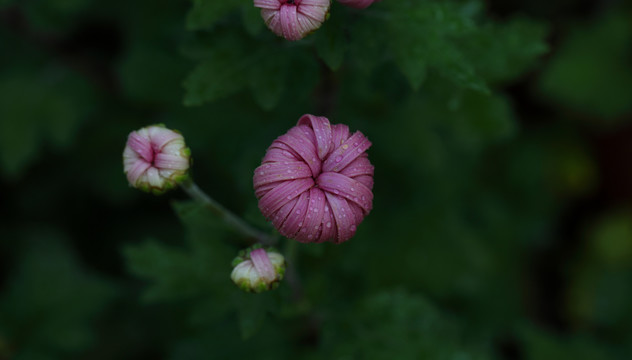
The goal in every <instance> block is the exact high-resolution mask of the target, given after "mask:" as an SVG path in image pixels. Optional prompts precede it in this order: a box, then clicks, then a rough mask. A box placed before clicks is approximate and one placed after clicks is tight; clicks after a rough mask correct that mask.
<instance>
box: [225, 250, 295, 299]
mask: <svg viewBox="0 0 632 360" xmlns="http://www.w3.org/2000/svg"><path fill="white" fill-rule="evenodd" d="M233 266H234V269H233V272H232V273H231V274H230V277H231V279H232V280H233V282H234V283H235V284H236V285H237V286H239V287H240V288H241V289H242V290H244V291H248V292H262V291H266V290H270V289H274V288H275V287H277V286H278V285H279V281H281V280H282V279H283V274H284V273H285V258H284V257H283V255H281V254H279V253H278V252H276V251H274V250H264V249H262V248H255V249H254V250H251V249H247V250H244V251H242V253H240V254H239V256H237V258H235V260H233Z"/></svg>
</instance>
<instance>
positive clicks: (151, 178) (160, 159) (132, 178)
mask: <svg viewBox="0 0 632 360" xmlns="http://www.w3.org/2000/svg"><path fill="white" fill-rule="evenodd" d="M190 158H191V151H190V150H189V148H187V147H186V145H185V143H184V138H183V137H182V135H181V134H179V133H177V132H175V131H173V130H169V129H167V128H165V127H164V126H162V125H152V126H148V127H145V128H142V129H140V130H137V131H132V132H131V133H130V134H129V136H128V138H127V144H126V145H125V150H124V151H123V170H124V172H125V174H126V175H127V180H128V181H129V184H130V185H131V186H133V187H135V188H138V189H141V190H143V191H147V192H153V193H155V194H161V193H163V192H164V191H166V190H168V189H170V188H173V187H175V185H176V184H177V183H179V182H181V181H182V180H184V179H185V178H186V176H187V171H188V169H189V164H190Z"/></svg>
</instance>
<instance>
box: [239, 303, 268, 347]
mask: <svg viewBox="0 0 632 360" xmlns="http://www.w3.org/2000/svg"><path fill="white" fill-rule="evenodd" d="M272 296H273V295H272V294H271V293H270V292H265V293H261V294H250V293H244V292H242V293H241V294H239V296H238V299H239V300H238V305H237V312H238V316H239V329H240V331H241V337H242V339H244V340H246V339H249V338H251V337H253V336H254V335H255V334H256V333H257V332H258V331H259V330H260V329H261V327H262V326H263V323H264V321H265V319H266V315H267V313H268V312H269V311H271V310H272V305H273V302H272Z"/></svg>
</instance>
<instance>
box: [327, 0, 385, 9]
mask: <svg viewBox="0 0 632 360" xmlns="http://www.w3.org/2000/svg"><path fill="white" fill-rule="evenodd" d="M378 1H382V0H338V2H339V3H341V4H342V5H346V6H348V7H352V8H356V9H365V8H367V7H369V5H371V4H373V3H374V2H378Z"/></svg>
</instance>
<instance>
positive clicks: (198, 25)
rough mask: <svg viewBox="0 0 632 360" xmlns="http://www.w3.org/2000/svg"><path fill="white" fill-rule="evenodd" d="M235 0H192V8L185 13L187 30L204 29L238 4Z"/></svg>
mask: <svg viewBox="0 0 632 360" xmlns="http://www.w3.org/2000/svg"><path fill="white" fill-rule="evenodd" d="M240 3H241V2H240V1H237V0H193V8H192V9H191V11H189V14H188V15H187V28H188V29H189V30H199V29H205V28H209V27H211V26H213V25H214V24H215V23H216V22H217V21H218V20H219V19H221V18H222V17H223V16H225V15H226V14H227V13H229V12H230V11H232V10H234V9H236V8H237V7H239V5H240Z"/></svg>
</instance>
